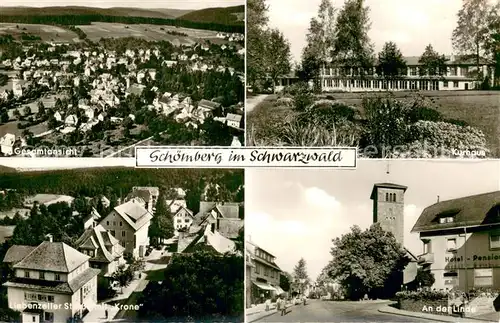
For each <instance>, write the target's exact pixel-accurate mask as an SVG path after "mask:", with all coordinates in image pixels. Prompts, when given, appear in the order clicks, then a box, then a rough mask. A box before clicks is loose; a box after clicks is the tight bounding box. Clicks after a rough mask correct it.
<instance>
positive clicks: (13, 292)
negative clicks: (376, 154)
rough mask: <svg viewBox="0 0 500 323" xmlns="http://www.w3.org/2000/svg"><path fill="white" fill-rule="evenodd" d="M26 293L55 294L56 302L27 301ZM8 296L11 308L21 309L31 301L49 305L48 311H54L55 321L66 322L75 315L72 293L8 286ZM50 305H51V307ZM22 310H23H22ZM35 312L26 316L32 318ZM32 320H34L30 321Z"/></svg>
mask: <svg viewBox="0 0 500 323" xmlns="http://www.w3.org/2000/svg"><path fill="white" fill-rule="evenodd" d="M25 293H33V294H43V295H51V296H54V303H48V302H42V301H27V300H25V299H24V295H25ZM7 297H8V300H9V308H10V309H13V310H16V311H20V308H22V307H23V306H27V305H28V304H29V303H38V304H40V305H44V306H47V307H48V309H47V310H46V312H51V313H54V322H66V320H67V319H68V318H70V317H72V316H73V311H72V310H71V309H70V307H72V304H73V303H72V297H71V295H65V294H52V293H45V292H43V293H42V292H39V291H36V290H28V289H21V288H17V287H8V288H7ZM49 306H50V307H49ZM21 311H22V310H21ZM32 316H34V314H32V315H30V314H27V315H26V317H25V318H29V319H32ZM29 322H32V321H29Z"/></svg>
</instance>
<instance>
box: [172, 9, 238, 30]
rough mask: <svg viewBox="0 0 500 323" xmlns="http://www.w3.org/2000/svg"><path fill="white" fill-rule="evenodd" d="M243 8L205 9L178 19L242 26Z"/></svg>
mask: <svg viewBox="0 0 500 323" xmlns="http://www.w3.org/2000/svg"><path fill="white" fill-rule="evenodd" d="M244 16H245V6H234V7H227V8H207V9H201V10H196V11H192V12H189V13H187V14H185V15H183V16H180V17H178V19H182V20H188V21H196V22H203V23H219V24H224V25H244V24H245V21H244Z"/></svg>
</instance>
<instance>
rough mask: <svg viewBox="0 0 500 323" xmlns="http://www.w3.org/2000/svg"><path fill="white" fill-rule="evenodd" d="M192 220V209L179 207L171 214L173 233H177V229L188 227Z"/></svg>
mask: <svg viewBox="0 0 500 323" xmlns="http://www.w3.org/2000/svg"><path fill="white" fill-rule="evenodd" d="M193 220H194V214H193V211H191V210H190V209H188V208H187V207H184V206H183V207H181V208H179V209H178V210H177V211H176V212H175V214H174V215H173V223H174V228H175V235H178V230H182V229H187V228H189V227H190V226H191V224H193Z"/></svg>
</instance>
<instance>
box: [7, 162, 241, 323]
mask: <svg viewBox="0 0 500 323" xmlns="http://www.w3.org/2000/svg"><path fill="white" fill-rule="evenodd" d="M0 171H1V173H0V260H1V264H0V273H1V276H0V277H1V285H0V321H2V322H58V323H59V322H60V323H65V322H88V323H96V322H243V319H244V258H243V247H244V231H243V230H244V200H243V197H244V173H243V170H232V169H224V170H221V169H211V170H206V169H205V170H202V169H134V168H126V167H113V168H107V167H96V168H73V169H59V170H49V171H47V170H45V171H40V170H35V171H33V170H29V169H28V170H27V169H24V170H20V169H14V168H8V167H4V166H2V167H0Z"/></svg>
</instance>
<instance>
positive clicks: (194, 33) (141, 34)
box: [0, 22, 227, 46]
mask: <svg viewBox="0 0 500 323" xmlns="http://www.w3.org/2000/svg"><path fill="white" fill-rule="evenodd" d="M17 26H19V28H17ZM77 27H78V28H80V29H81V30H83V32H84V33H85V34H87V38H88V39H90V40H91V41H99V40H100V39H101V38H123V37H137V38H142V39H145V40H148V41H161V40H167V41H170V42H171V43H172V44H174V45H176V46H179V45H193V44H195V43H197V42H199V41H200V40H214V39H217V40H219V39H218V38H216V36H217V32H216V31H210V30H201V29H190V28H182V27H179V28H176V27H174V26H167V25H150V24H133V25H125V24H118V23H107V22H93V23H92V24H91V25H80V26H77ZM168 31H176V32H181V33H184V34H187V35H188V36H187V37H186V36H175V35H170V34H168V33H167V32H168ZM23 32H24V33H27V34H31V35H35V36H40V37H41V38H42V41H53V42H60V43H71V42H79V41H80V39H78V36H77V35H76V34H75V33H74V32H72V31H70V30H67V29H63V28H60V27H56V26H49V25H31V24H16V23H0V35H6V34H10V35H12V36H14V37H15V38H17V39H19V38H20V36H21V33H23ZM219 42H222V43H227V41H225V40H220V41H219Z"/></svg>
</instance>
